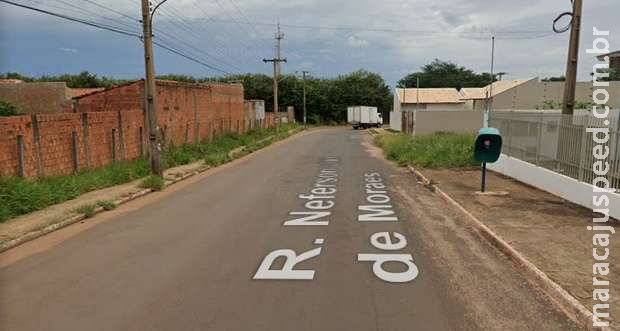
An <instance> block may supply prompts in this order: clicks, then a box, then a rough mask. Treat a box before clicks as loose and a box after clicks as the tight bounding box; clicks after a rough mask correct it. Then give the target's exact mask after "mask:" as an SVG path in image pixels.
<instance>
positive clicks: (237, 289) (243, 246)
mask: <svg viewBox="0 0 620 331" xmlns="http://www.w3.org/2000/svg"><path fill="white" fill-rule="evenodd" d="M369 141H370V140H369V137H368V136H367V134H366V133H363V132H357V131H352V130H347V129H326V130H316V131H312V132H306V133H303V134H301V135H299V136H297V137H294V138H292V139H291V140H290V141H287V142H285V143H283V144H278V145H276V146H272V147H270V148H268V149H266V150H264V151H261V152H259V153H257V154H255V155H253V156H251V157H250V158H247V159H244V160H239V161H237V162H235V163H234V164H232V165H230V166H226V167H225V168H223V169H220V170H217V171H215V172H213V173H207V174H205V175H202V176H200V177H199V178H195V179H193V180H191V181H190V182H189V183H185V184H180V186H177V187H176V188H174V187H173V188H171V189H169V190H168V191H167V192H164V193H160V194H159V195H158V196H153V197H151V198H147V199H146V200H143V201H138V202H134V203H131V204H128V205H125V206H123V207H122V208H120V209H119V210H117V211H114V212H112V213H109V214H107V215H102V216H98V217H97V218H95V219H93V220H91V221H89V223H87V224H82V225H77V226H75V227H72V228H69V229H66V230H63V231H65V232H66V233H65V234H62V233H59V234H55V235H52V236H48V237H46V238H42V239H40V240H38V241H35V242H33V243H31V244H28V245H25V246H22V247H18V248H17V249H14V250H12V251H9V252H7V253H5V254H2V255H0V265H1V266H2V269H0V329H2V330H269V331H271V330H360V331H362V330H571V329H574V328H575V327H574V325H573V324H571V323H570V322H569V321H567V320H566V319H565V318H564V317H563V315H562V314H560V313H559V312H557V311H555V310H554V309H553V308H552V306H551V304H550V303H549V302H548V301H547V300H546V299H545V298H544V297H543V296H542V295H540V294H538V293H537V292H536V291H535V290H534V289H532V288H530V287H529V286H528V284H527V283H526V281H525V280H524V279H523V278H522V277H521V276H520V275H519V274H518V273H517V272H516V269H514V267H513V266H512V265H511V264H510V262H508V261H507V260H506V259H505V258H504V257H502V256H501V255H499V254H498V253H497V252H496V251H495V250H494V249H493V248H492V247H491V246H489V245H488V244H486V243H485V242H483V241H482V240H480V239H479V238H478V237H477V236H476V235H475V234H473V233H472V232H471V231H470V230H468V229H467V228H465V227H464V226H463V224H462V223H460V222H459V221H458V220H455V218H454V217H453V215H451V214H450V213H449V212H448V211H446V210H445V206H444V205H443V204H441V202H440V201H439V200H438V199H437V198H436V197H435V196H433V195H432V194H431V193H430V192H428V191H427V190H426V189H424V188H423V187H420V186H419V185H417V184H416V183H415V181H414V180H413V178H412V176H410V175H409V174H407V173H406V172H405V171H403V170H402V169H399V168H396V167H394V166H393V165H391V164H389V163H387V162H385V161H384V160H382V159H381V157H379V155H378V154H379V153H378V151H377V150H376V148H373V147H372V146H371V145H370V144H369V143H368V142H369ZM360 206H361V209H362V210H360ZM285 222H286V223H285ZM88 224H91V225H90V226H89V225H88ZM92 224H96V225H95V226H93V225H92ZM285 224H286V225H285ZM80 227H83V228H80ZM54 236H56V237H54ZM59 238H60V239H59ZM382 261H384V262H385V263H382Z"/></svg>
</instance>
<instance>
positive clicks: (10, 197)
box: [0, 159, 149, 222]
mask: <svg viewBox="0 0 620 331" xmlns="http://www.w3.org/2000/svg"><path fill="white" fill-rule="evenodd" d="M148 174H149V165H148V162H147V161H146V160H144V159H140V160H137V161H134V162H128V163H115V164H111V165H109V166H106V167H103V168H99V169H94V170H87V171H82V172H80V173H78V174H75V175H71V176H54V177H46V178H41V179H38V180H27V179H22V178H0V222H4V221H6V220H8V219H11V218H14V217H17V216H20V215H24V214H28V213H31V212H33V211H37V210H41V209H43V208H46V207H49V206H51V205H54V204H58V203H62V202H65V201H68V200H71V199H74V198H76V197H78V196H80V195H82V194H84V193H87V192H90V191H95V190H99V189H103V188H106V187H110V186H115V185H119V184H124V183H127V182H130V181H132V180H137V179H140V178H143V177H145V176H147V175H148Z"/></svg>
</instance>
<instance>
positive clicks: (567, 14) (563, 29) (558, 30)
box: [553, 0, 575, 33]
mask: <svg viewBox="0 0 620 331" xmlns="http://www.w3.org/2000/svg"><path fill="white" fill-rule="evenodd" d="M570 2H571V5H572V4H574V2H575V1H574V0H570ZM564 17H570V22H568V24H567V25H566V26H563V27H561V28H558V27H557V26H558V22H560V21H561V20H562V19H563V18H564ZM574 17H575V13H573V12H572V11H567V12H563V13H562V14H560V15H559V16H558V17H557V18H556V19H555V20H553V31H554V32H555V33H564V32H566V31H568V30H570V28H571V27H572V26H573V19H574Z"/></svg>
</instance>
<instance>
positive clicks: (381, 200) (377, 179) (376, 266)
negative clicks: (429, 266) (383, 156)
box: [357, 172, 419, 283]
mask: <svg viewBox="0 0 620 331" xmlns="http://www.w3.org/2000/svg"><path fill="white" fill-rule="evenodd" d="M364 183H365V184H364V188H365V190H366V202H367V203H368V204H365V205H360V206H358V211H359V212H360V214H359V215H358V217H357V220H358V222H398V217H397V216H396V213H394V208H393V207H392V205H391V204H390V202H391V199H390V197H389V196H388V192H387V186H386V185H385V183H384V182H383V178H381V174H380V173H378V172H372V173H367V174H365V175H364ZM362 212H363V213H362ZM370 244H371V245H372V246H373V247H375V248H376V249H379V250H382V251H384V252H395V251H399V250H402V249H404V248H406V247H407V239H406V238H405V236H403V235H402V234H400V233H398V232H393V233H391V234H390V233H389V232H378V233H375V234H373V235H372V236H371V237H370ZM357 260H358V261H359V262H374V263H373V266H372V271H373V273H374V274H375V276H377V277H378V278H379V279H381V280H384V281H386V282H390V283H407V282H411V281H413V280H414V279H416V278H417V277H418V274H419V271H418V267H417V266H416V265H415V264H414V263H413V256H411V254H396V253H379V254H358V255H357ZM386 263H399V264H401V265H402V266H404V267H405V270H404V271H401V272H391V271H387V270H385V268H384V265H385V264H386Z"/></svg>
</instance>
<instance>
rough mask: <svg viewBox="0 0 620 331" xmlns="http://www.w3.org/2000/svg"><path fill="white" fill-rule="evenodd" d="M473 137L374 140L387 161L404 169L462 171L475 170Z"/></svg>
mask: <svg viewBox="0 0 620 331" xmlns="http://www.w3.org/2000/svg"><path fill="white" fill-rule="evenodd" d="M475 139H476V136H475V135H474V134H454V133H436V134H432V135H424V136H410V135H403V134H398V135H395V134H385V135H380V136H377V137H376V138H375V142H376V144H377V145H378V146H379V147H381V148H383V150H384V151H385V154H386V156H387V157H388V159H390V160H393V161H396V162H398V164H399V165H401V166H406V165H411V166H418V167H425V168H460V167H470V166H476V165H478V163H477V162H476V161H475V160H474V158H473V155H474V141H475Z"/></svg>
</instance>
